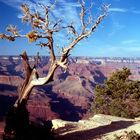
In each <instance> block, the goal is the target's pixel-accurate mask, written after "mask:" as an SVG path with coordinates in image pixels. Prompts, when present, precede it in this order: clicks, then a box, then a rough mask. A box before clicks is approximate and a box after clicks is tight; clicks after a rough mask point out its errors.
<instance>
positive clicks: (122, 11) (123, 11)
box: [109, 7, 128, 13]
mask: <svg viewBox="0 0 140 140" xmlns="http://www.w3.org/2000/svg"><path fill="white" fill-rule="evenodd" d="M127 11H128V10H127V9H124V8H117V7H116V8H109V12H121V13H125V12H127Z"/></svg>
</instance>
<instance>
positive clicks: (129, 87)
mask: <svg viewBox="0 0 140 140" xmlns="http://www.w3.org/2000/svg"><path fill="white" fill-rule="evenodd" d="M130 75H131V72H130V70H129V69H127V68H123V69H122V70H117V71H116V72H114V73H112V75H111V77H110V78H108V79H107V80H106V81H105V82H104V85H97V86H96V88H95V102H94V105H93V108H92V110H93V112H94V113H103V114H109V115H114V116H119V117H127V118H134V117H138V116H140V81H132V80H130V79H129V76H130Z"/></svg>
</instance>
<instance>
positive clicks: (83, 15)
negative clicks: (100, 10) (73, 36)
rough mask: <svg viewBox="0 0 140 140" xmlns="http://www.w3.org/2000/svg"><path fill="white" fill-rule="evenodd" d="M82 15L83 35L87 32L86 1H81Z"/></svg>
mask: <svg viewBox="0 0 140 140" xmlns="http://www.w3.org/2000/svg"><path fill="white" fill-rule="evenodd" d="M80 4H81V13H80V18H81V24H82V33H84V31H85V28H86V27H85V19H84V18H85V5H84V0H82V1H81V3H80Z"/></svg>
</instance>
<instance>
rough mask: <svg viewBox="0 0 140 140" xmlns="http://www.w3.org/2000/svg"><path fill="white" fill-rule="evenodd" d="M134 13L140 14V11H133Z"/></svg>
mask: <svg viewBox="0 0 140 140" xmlns="http://www.w3.org/2000/svg"><path fill="white" fill-rule="evenodd" d="M132 13H134V14H140V11H139V10H132Z"/></svg>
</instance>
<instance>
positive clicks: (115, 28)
mask: <svg viewBox="0 0 140 140" xmlns="http://www.w3.org/2000/svg"><path fill="white" fill-rule="evenodd" d="M124 28H125V25H122V24H120V22H119V21H117V20H116V19H114V18H113V19H112V31H111V32H110V33H109V37H112V36H113V35H115V34H116V33H118V32H120V31H121V30H122V29H124Z"/></svg>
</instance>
